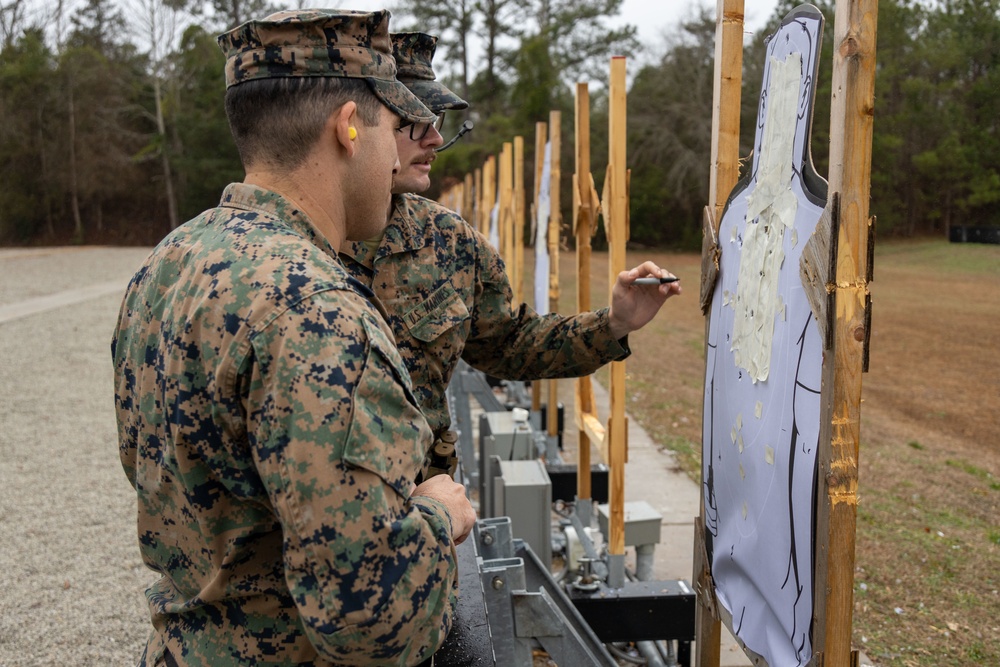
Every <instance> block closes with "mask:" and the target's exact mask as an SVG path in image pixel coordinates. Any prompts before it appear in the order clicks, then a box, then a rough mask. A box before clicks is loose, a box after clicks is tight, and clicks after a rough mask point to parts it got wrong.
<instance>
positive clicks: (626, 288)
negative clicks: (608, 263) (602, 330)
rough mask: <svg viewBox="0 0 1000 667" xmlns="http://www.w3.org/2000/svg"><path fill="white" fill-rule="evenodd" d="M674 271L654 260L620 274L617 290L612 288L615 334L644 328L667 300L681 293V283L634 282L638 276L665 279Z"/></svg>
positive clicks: (612, 325)
mask: <svg viewBox="0 0 1000 667" xmlns="http://www.w3.org/2000/svg"><path fill="white" fill-rule="evenodd" d="M672 275H673V274H672V273H670V272H669V271H667V270H665V269H661V268H660V267H658V266H657V265H656V264H654V263H653V262H643V263H642V264H640V265H639V266H637V267H635V268H634V269H632V270H631V271H622V272H621V273H619V274H618V279H617V280H616V281H615V286H614V289H612V290H611V310H610V312H609V313H608V320H609V323H610V326H611V334H612V335H613V336H614V337H615V338H622V337H624V336H627V335H628V334H630V333H632V332H633V331H635V330H636V329H641V328H642V327H644V326H645V325H646V324H647V323H648V322H649V321H650V320H652V319H653V317H654V316H655V315H656V313H657V312H659V310H660V306H662V305H663V304H664V302H665V301H666V300H667V299H668V298H670V297H671V296H673V295H674V294H680V293H681V284H680V283H679V282H676V283H664V284H662V285H633V284H632V283H633V282H634V281H635V279H636V278H642V277H645V276H652V277H654V278H664V277H667V276H672Z"/></svg>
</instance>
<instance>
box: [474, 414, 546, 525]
mask: <svg viewBox="0 0 1000 667" xmlns="http://www.w3.org/2000/svg"><path fill="white" fill-rule="evenodd" d="M521 412H524V411H523V410H522V411H521ZM494 457H496V458H499V459H500V460H501V461H523V460H528V459H534V458H535V436H534V433H533V432H532V430H531V426H530V425H529V424H528V422H527V421H523V422H521V421H515V420H514V414H513V412H511V411H507V410H504V411H503V412H484V413H482V414H481V415H479V461H478V465H477V467H478V468H479V516H481V517H484V518H492V517H497V516H503V515H502V514H499V513H497V511H496V508H495V507H494V506H493V482H492V479H493V477H494V476H495V474H494V473H495V471H493V470H492V469H491V468H492V464H491V461H493V460H495V459H494Z"/></svg>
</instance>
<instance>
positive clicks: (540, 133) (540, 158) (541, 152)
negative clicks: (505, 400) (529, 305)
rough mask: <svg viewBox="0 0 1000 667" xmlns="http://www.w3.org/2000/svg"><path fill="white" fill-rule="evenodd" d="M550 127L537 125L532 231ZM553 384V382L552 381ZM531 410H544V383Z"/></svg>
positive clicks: (534, 391) (537, 386) (535, 390)
mask: <svg viewBox="0 0 1000 667" xmlns="http://www.w3.org/2000/svg"><path fill="white" fill-rule="evenodd" d="M548 131H549V130H548V126H547V125H546V124H545V123H544V122H543V121H538V122H537V123H535V181H534V188H533V190H534V195H533V197H532V199H531V201H532V204H531V220H532V224H531V225H530V226H531V228H532V229H534V228H535V225H536V224H537V221H538V206H539V202H538V197H539V194H540V192H541V186H542V168H543V167H544V166H545V140H546V135H547V134H548ZM537 238H538V236H537V235H532V239H531V240H532V242H535V241H536V239H537ZM537 254H538V245H537V244H536V245H535V255H536V256H537ZM538 280H539V278H538V276H537V275H535V282H537V281H538ZM534 306H535V310H538V311H539V312H540V309H539V304H537V303H536V304H534ZM550 382H551V380H550ZM531 409H532V410H534V411H535V412H538V411H539V410H541V409H542V383H541V382H532V383H531Z"/></svg>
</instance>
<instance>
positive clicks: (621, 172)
mask: <svg viewBox="0 0 1000 667" xmlns="http://www.w3.org/2000/svg"><path fill="white" fill-rule="evenodd" d="M625 95H626V89H625V56H613V57H612V58H611V81H610V89H609V100H608V105H609V108H608V174H607V176H606V178H608V179H610V184H611V188H610V196H611V201H609V202H602V208H603V209H604V210H605V213H604V229H605V231H606V232H607V236H608V303H611V291H612V290H613V289H614V285H615V281H616V280H617V278H618V273H619V272H620V271H624V270H625V243H626V242H627V241H628V228H627V223H626V218H627V216H628V191H627V189H626V178H627V176H626V162H625V160H626V155H625V142H626V130H625V116H626V97H625ZM609 393H610V395H611V417H610V420H609V421H608V430H607V439H608V447H607V449H608V453H609V454H610V460H609V461H608V469H609V471H610V473H611V477H610V483H609V517H608V533H609V535H608V553H609V554H612V555H624V554H625V453H626V451H627V440H626V438H627V437H628V432H627V430H626V428H627V424H626V422H625V362H624V361H612V362H611V387H610V389H609Z"/></svg>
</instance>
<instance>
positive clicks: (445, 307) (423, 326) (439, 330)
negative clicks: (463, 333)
mask: <svg viewBox="0 0 1000 667" xmlns="http://www.w3.org/2000/svg"><path fill="white" fill-rule="evenodd" d="M468 319H469V309H468V308H467V307H466V306H465V302H464V301H462V297H461V296H460V295H459V294H458V292H456V291H455V288H454V287H452V286H451V283H445V284H444V285H441V287H439V288H437V289H436V290H435V291H434V292H433V293H432V294H431V295H430V296H429V297H427V299H425V300H424V301H422V302H420V303H419V304H417V305H416V306H414V307H413V308H411V309H410V310H409V311H407V312H406V313H405V314H404V315H403V322H405V323H406V328H407V329H408V330H409V332H410V335H411V336H413V337H414V338H416V339H417V340H419V341H422V342H424V343H433V342H434V341H435V340H437V339H438V338H440V337H441V336H442V335H444V334H445V333H446V332H447V331H448V330H449V329H451V328H453V327H456V326H458V325H460V324H461V323H462V322H465V321H466V320H468Z"/></svg>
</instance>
